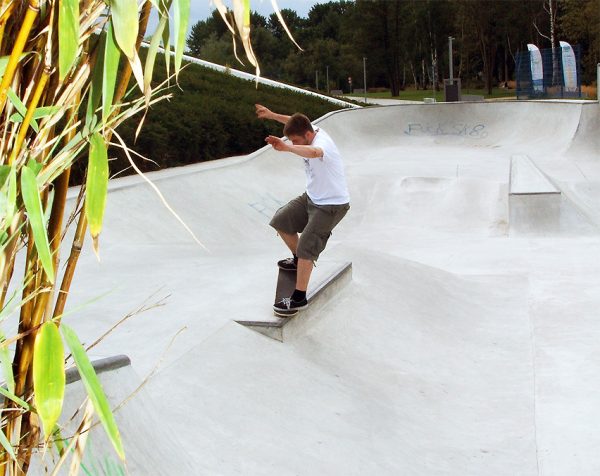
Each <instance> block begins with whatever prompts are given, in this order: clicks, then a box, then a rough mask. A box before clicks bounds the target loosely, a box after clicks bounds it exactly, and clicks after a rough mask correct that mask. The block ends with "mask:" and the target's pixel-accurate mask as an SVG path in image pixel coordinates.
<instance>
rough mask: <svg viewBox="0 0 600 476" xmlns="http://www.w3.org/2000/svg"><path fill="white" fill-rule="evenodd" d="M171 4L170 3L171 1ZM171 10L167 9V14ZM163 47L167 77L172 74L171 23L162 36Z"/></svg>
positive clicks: (167, 25)
mask: <svg viewBox="0 0 600 476" xmlns="http://www.w3.org/2000/svg"><path fill="white" fill-rule="evenodd" d="M170 1H172V0H170ZM169 4H170V3H169ZM168 15H169V12H168V11H167V16H168ZM162 43H163V48H164V49H165V68H166V70H167V78H168V77H169V76H171V73H170V71H171V33H170V31H169V23H168V22H167V24H166V25H165V29H164V30H163V36H162Z"/></svg>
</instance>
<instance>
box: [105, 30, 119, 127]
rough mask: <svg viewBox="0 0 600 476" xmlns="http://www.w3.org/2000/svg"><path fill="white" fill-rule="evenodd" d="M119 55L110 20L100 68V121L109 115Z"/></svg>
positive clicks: (106, 118)
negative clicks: (102, 63) (102, 62)
mask: <svg viewBox="0 0 600 476" xmlns="http://www.w3.org/2000/svg"><path fill="white" fill-rule="evenodd" d="M120 57H121V53H120V51H119V47H118V46H117V43H116V40H115V35H114V29H113V22H112V21H111V22H110V23H109V24H108V31H107V32H106V43H105V46H104V66H103V68H102V72H103V74H102V76H103V77H102V121H107V120H108V116H110V111H111V106H112V103H113V97H114V94H115V84H116V83H117V72H118V70H119V59H120Z"/></svg>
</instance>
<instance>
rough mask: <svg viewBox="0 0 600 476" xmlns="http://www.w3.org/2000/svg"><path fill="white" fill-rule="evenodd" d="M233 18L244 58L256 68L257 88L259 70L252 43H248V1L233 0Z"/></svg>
mask: <svg viewBox="0 0 600 476" xmlns="http://www.w3.org/2000/svg"><path fill="white" fill-rule="evenodd" d="M233 16H234V18H235V23H236V25H237V29H238V32H239V34H240V39H241V41H242V45H243V46H244V51H245V52H246V58H248V61H249V62H250V64H251V65H252V66H254V67H255V68H256V79H257V83H256V84H257V86H258V77H259V76H260V68H259V66H258V61H257V60H256V56H255V54H254V51H253V50H252V43H251V42H250V0H233Z"/></svg>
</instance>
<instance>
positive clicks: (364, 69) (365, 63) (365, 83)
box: [363, 56, 367, 104]
mask: <svg viewBox="0 0 600 476" xmlns="http://www.w3.org/2000/svg"><path fill="white" fill-rule="evenodd" d="M363 87H364V88H365V89H364V93H363V94H364V95H365V104H366V103H367V58H366V57H365V56H363Z"/></svg>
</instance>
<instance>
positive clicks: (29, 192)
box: [21, 167, 54, 283]
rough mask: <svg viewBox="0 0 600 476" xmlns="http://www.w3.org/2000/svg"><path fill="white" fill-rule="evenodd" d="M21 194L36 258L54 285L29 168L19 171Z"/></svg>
mask: <svg viewBox="0 0 600 476" xmlns="http://www.w3.org/2000/svg"><path fill="white" fill-rule="evenodd" d="M21 193H22V195H23V202H24V203H25V209H26V210H27V216H28V217H29V224H30V225H31V230H32V231H33V239H34V241H35V248H36V249H37V252H38V256H39V258H40V261H41V262H42V266H43V267H44V271H46V276H47V277H48V280H49V281H50V282H51V283H54V263H53V261H52V254H51V253H50V246H49V245H48V235H47V233H46V227H45V226H44V214H43V210H42V201H41V199H40V192H39V190H38V187H37V181H36V179H35V173H34V171H33V170H31V169H30V168H29V167H23V169H22V170H21Z"/></svg>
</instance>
